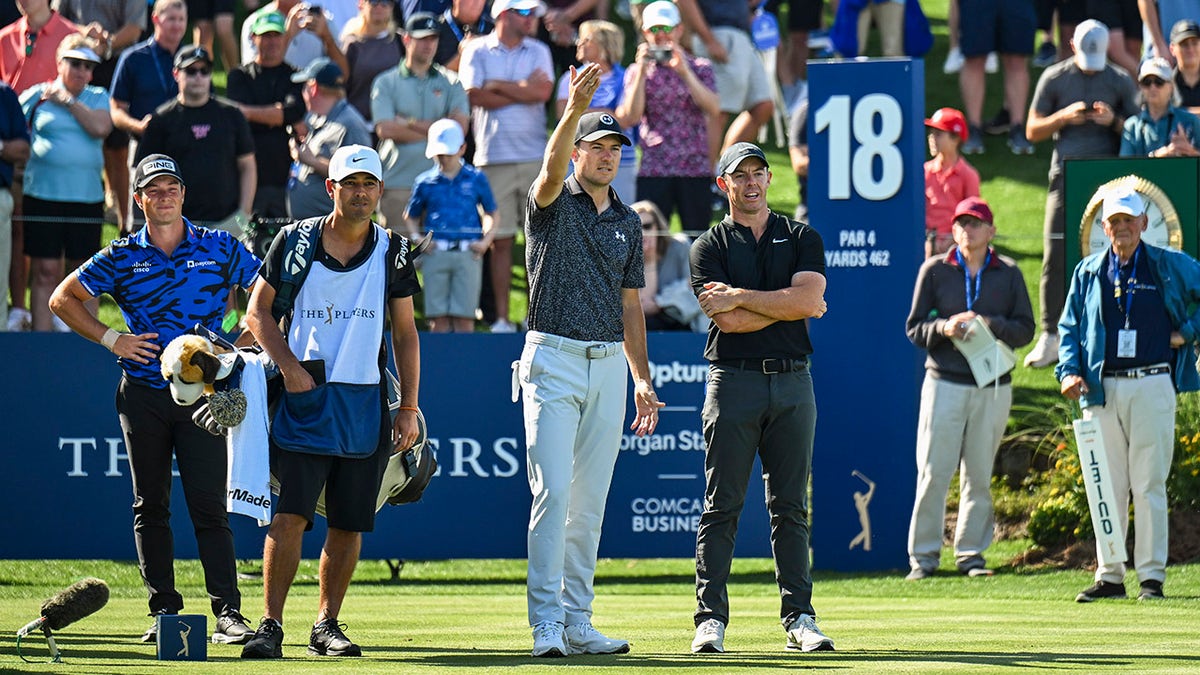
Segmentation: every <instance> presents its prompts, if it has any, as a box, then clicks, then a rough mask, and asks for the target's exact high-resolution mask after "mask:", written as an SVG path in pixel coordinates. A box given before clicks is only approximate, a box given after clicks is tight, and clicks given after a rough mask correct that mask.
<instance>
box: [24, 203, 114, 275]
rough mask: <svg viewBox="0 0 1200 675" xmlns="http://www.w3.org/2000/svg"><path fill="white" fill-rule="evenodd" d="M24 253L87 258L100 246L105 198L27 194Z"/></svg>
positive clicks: (37, 255) (75, 258)
mask: <svg viewBox="0 0 1200 675" xmlns="http://www.w3.org/2000/svg"><path fill="white" fill-rule="evenodd" d="M23 204H24V207H23V208H24V215H23V216H22V219H23V221H24V227H25V255H27V256H29V257H31V258H53V259H55V260H57V259H58V258H60V257H65V258H66V259H67V260H87V259H88V258H91V257H92V256H93V255H94V254H95V253H96V251H99V250H100V228H101V227H102V222H101V221H102V220H103V219H104V202H95V203H93V204H80V203H78V202H54V201H48V200H45V199H38V198H37V197H31V196H29V195H25V197H24V200H23Z"/></svg>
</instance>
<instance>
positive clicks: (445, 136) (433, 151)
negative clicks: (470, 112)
mask: <svg viewBox="0 0 1200 675" xmlns="http://www.w3.org/2000/svg"><path fill="white" fill-rule="evenodd" d="M465 140H466V137H465V136H464V135H463V129H462V127H460V126H459V125H458V122H455V121H454V120H450V119H441V120H438V121H436V122H434V123H433V124H431V125H429V143H428V145H426V146H425V156H426V157H428V158H430V159H433V158H434V157H437V156H438V155H456V154H458V150H459V148H461V147H462V144H463V141H465Z"/></svg>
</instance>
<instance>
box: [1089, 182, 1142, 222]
mask: <svg viewBox="0 0 1200 675" xmlns="http://www.w3.org/2000/svg"><path fill="white" fill-rule="evenodd" d="M1145 212H1146V202H1145V201H1144V200H1143V199H1142V196H1141V195H1139V194H1138V193H1137V192H1136V191H1135V190H1131V189H1129V188H1117V189H1116V190H1113V191H1112V192H1110V193H1108V194H1107V195H1105V196H1104V206H1103V207H1102V208H1101V211H1100V216H1101V218H1103V219H1104V220H1105V221H1106V222H1107V221H1108V219H1109V218H1111V217H1112V216H1115V215H1117V214H1118V213H1124V214H1127V215H1130V216H1133V217H1135V218H1136V217H1138V216H1140V215H1142V214H1143V213H1145Z"/></svg>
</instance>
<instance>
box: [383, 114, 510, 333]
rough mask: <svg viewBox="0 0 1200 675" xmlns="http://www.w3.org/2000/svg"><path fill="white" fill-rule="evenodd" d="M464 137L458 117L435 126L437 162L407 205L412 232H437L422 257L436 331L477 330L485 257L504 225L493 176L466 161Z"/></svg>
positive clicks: (428, 310) (432, 152)
mask: <svg viewBox="0 0 1200 675" xmlns="http://www.w3.org/2000/svg"><path fill="white" fill-rule="evenodd" d="M464 140H465V138H464V135H463V129H462V127H461V126H459V125H458V122H455V121H454V120H451V119H441V120H438V121H436V122H434V123H433V124H432V125H431V126H430V127H429V142H428V145H427V146H426V147H425V156H426V157H430V158H432V159H434V160H435V161H436V162H437V163H436V164H435V165H434V166H433V167H432V168H430V169H429V170H428V171H426V172H424V173H422V174H421V175H419V176H417V179H416V181H415V182H414V183H413V192H412V198H411V199H410V200H409V202H408V207H407V208H406V209H405V210H404V221H405V224H406V225H407V227H408V231H409V232H419V231H422V230H423V231H425V232H430V233H432V234H433V242H432V245H431V246H430V247H429V249H428V251H427V252H426V253H425V254H424V255H423V256H422V262H423V263H424V264H423V268H422V273H423V276H424V283H423V284H422V285H423V286H424V289H425V317H426V319H427V320H428V321H429V330H430V331H432V332H435V333H449V332H451V331H453V332H456V333H470V332H473V331H474V330H475V314H476V312H477V311H478V310H479V289H480V287H481V286H482V284H483V261H482V258H483V254H484V253H485V252H486V251H487V250H488V247H489V246H491V245H492V237H493V233H494V232H495V228H496V225H497V224H498V214H497V213H496V200H495V198H494V197H493V196H492V188H491V186H490V185H489V184H488V181H487V177H486V176H484V175H483V172H482V171H480V170H479V169H476V168H475V167H473V166H471V165H470V164H467V163H465V162H463V159H462V156H463V152H464V151H465V150H466V146H465V144H464ZM481 208H482V217H481V215H480V210H481ZM422 225H423V226H422Z"/></svg>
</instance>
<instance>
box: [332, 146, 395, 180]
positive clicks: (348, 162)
mask: <svg viewBox="0 0 1200 675" xmlns="http://www.w3.org/2000/svg"><path fill="white" fill-rule="evenodd" d="M356 173H367V174H370V175H372V176H374V177H375V179H376V180H383V164H382V163H381V162H380V161H379V153H377V152H375V150H374V149H373V148H368V147H367V146H365V145H344V146H342V147H340V148H338V149H337V151H336V152H334V153H333V157H330V158H329V179H330V180H332V181H334V182H337V181H339V180H342V179H343V178H345V177H346V176H349V175H352V174H356Z"/></svg>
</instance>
